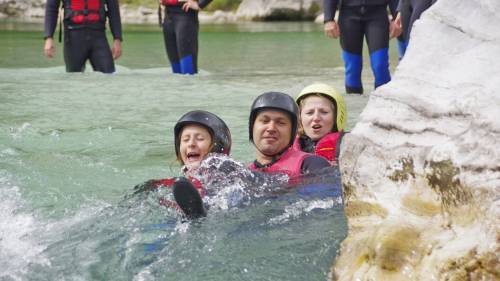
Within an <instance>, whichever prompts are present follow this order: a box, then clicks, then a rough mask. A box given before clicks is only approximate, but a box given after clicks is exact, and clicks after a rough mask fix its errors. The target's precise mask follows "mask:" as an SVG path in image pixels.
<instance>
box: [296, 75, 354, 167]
mask: <svg viewBox="0 0 500 281" xmlns="http://www.w3.org/2000/svg"><path fill="white" fill-rule="evenodd" d="M295 101H296V102H297V104H298V106H299V130H298V131H299V133H298V135H297V137H296V138H295V141H294V143H293V148H294V149H295V150H299V151H305V152H309V153H313V154H315V155H319V156H322V157H324V158H325V159H326V160H328V161H329V162H330V164H332V165H337V159H338V155H339V152H340V149H339V148H340V142H341V139H342V136H343V135H344V128H345V123H346V119H347V110H346V106H345V102H344V98H343V97H342V96H341V95H340V94H339V93H338V92H337V91H336V90H335V89H334V88H333V87H331V86H329V85H327V84H324V83H314V84H311V85H309V86H307V87H305V88H304V89H303V90H302V91H301V92H300V93H299V94H298V95H297V98H296V99H295Z"/></svg>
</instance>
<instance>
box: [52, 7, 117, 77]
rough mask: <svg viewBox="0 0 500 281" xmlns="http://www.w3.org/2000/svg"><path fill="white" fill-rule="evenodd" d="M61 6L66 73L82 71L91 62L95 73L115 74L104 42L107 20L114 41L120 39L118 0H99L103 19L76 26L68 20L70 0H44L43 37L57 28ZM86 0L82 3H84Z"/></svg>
mask: <svg viewBox="0 0 500 281" xmlns="http://www.w3.org/2000/svg"><path fill="white" fill-rule="evenodd" d="M61 1H63V3H64V7H65V9H64V11H65V12H64V14H65V15H64V62H65V64H66V71H67V72H83V71H84V70H85V63H86V61H87V59H88V60H90V63H91V65H92V68H93V69H94V70H95V71H100V72H104V73H113V72H115V64H114V61H113V56H112V54H111V49H110V47H109V43H108V40H107V39H106V32H105V25H106V18H109V26H110V29H111V33H112V35H113V39H118V40H122V30H121V20H120V9H119V4H118V0H101V1H103V3H104V6H103V9H104V10H103V13H102V19H101V20H100V21H99V22H96V23H90V24H88V23H79V24H76V23H74V22H73V21H72V20H71V17H70V15H69V14H71V10H70V9H69V7H70V5H71V0H47V4H46V6H45V38H52V37H53V35H54V31H55V29H56V25H57V18H58V14H59V7H60V5H61ZM87 1H88V0H85V2H87Z"/></svg>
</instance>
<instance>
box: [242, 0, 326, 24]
mask: <svg viewBox="0 0 500 281" xmlns="http://www.w3.org/2000/svg"><path fill="white" fill-rule="evenodd" d="M322 5H323V1H321V0H243V1H242V2H241V4H240V5H239V6H238V9H237V10H236V16H237V17H238V18H240V19H244V20H256V19H257V20H258V19H266V18H268V17H271V16H273V14H276V13H279V14H282V13H283V12H285V13H286V12H288V13H292V14H295V15H297V16H300V15H303V16H314V17H315V16H317V14H319V13H320V12H321V7H322ZM311 7H312V8H311ZM310 11H312V12H313V13H314V15H309V12H310Z"/></svg>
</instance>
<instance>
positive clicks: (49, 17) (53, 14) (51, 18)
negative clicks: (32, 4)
mask: <svg viewBox="0 0 500 281" xmlns="http://www.w3.org/2000/svg"><path fill="white" fill-rule="evenodd" d="M60 5H61V0H47V3H46V4H45V28H44V38H52V37H54V32H55V30H56V26H57V17H58V16H59V6H60Z"/></svg>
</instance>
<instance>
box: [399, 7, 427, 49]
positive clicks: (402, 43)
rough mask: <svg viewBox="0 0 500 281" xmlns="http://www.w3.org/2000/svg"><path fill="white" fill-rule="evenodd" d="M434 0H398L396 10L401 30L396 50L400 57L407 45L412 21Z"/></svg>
mask: <svg viewBox="0 0 500 281" xmlns="http://www.w3.org/2000/svg"><path fill="white" fill-rule="evenodd" d="M434 2H435V1H433V0H399V4H398V11H399V12H400V13H401V22H402V25H403V32H402V33H401V35H400V36H399V37H398V52H399V58H400V59H401V58H402V57H403V56H404V54H405V52H406V48H407V47H408V42H409V40H410V34H411V29H412V26H413V23H415V21H416V20H418V19H419V18H420V16H421V15H422V13H423V12H424V11H425V10H427V9H428V8H429V7H430V6H431V5H432V4H433V3H434Z"/></svg>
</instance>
